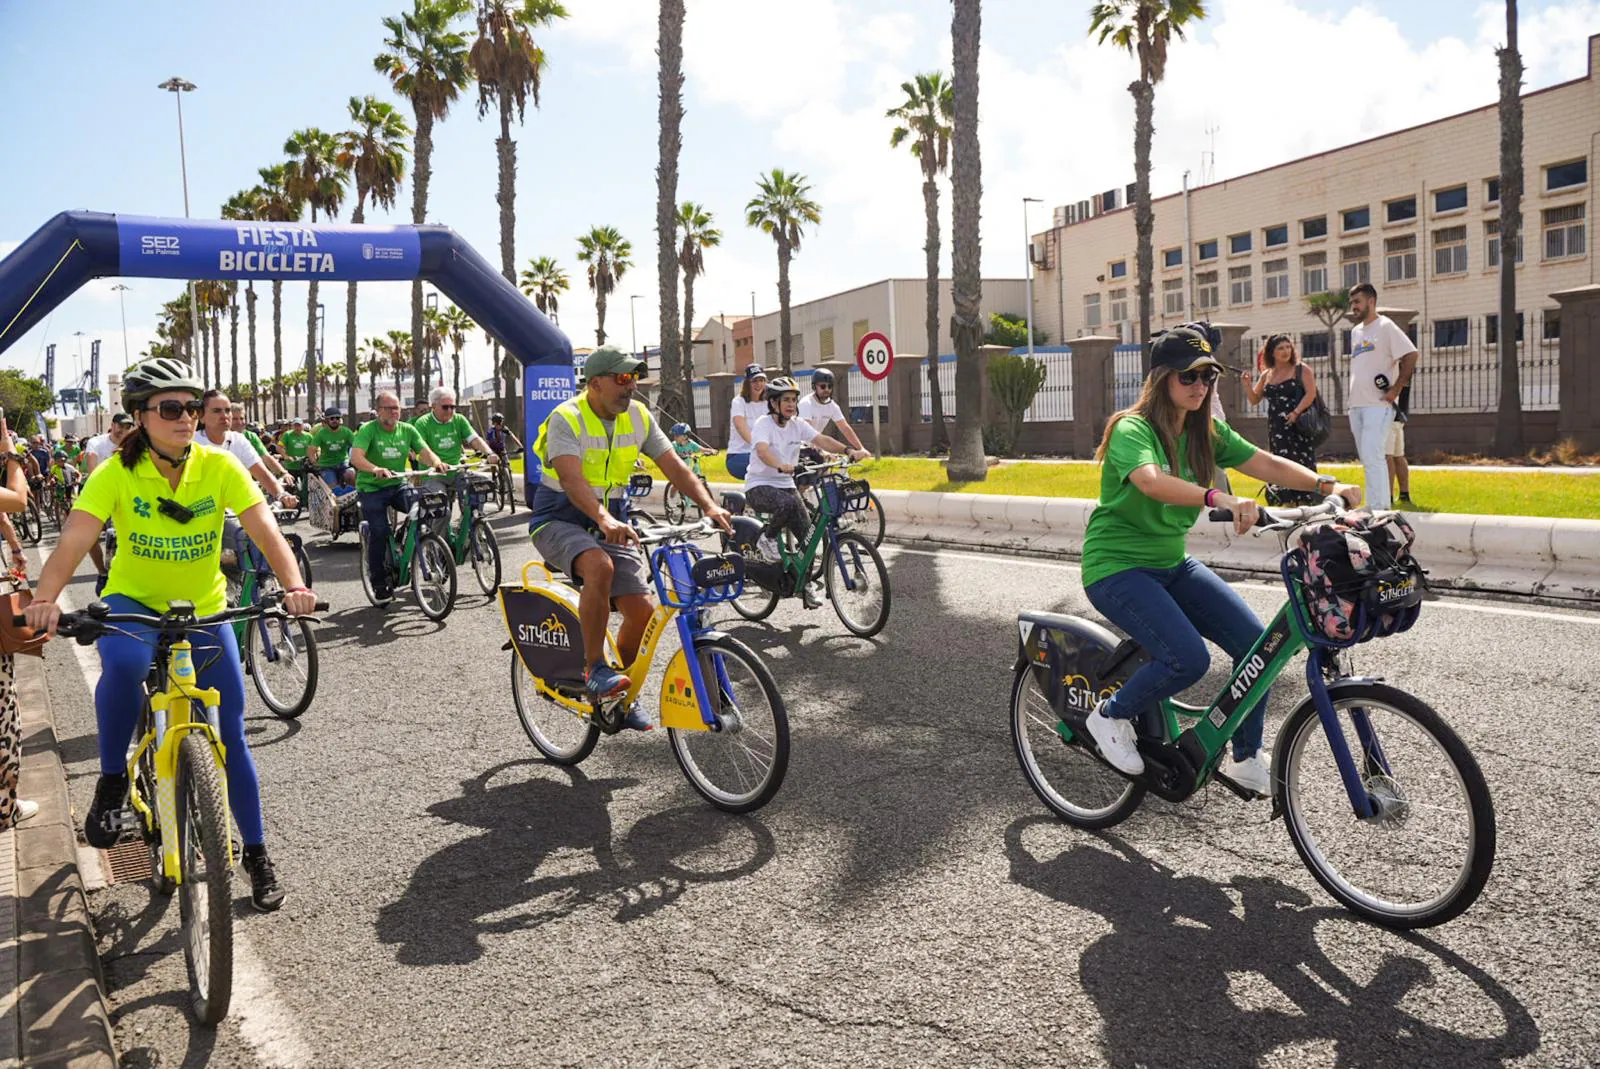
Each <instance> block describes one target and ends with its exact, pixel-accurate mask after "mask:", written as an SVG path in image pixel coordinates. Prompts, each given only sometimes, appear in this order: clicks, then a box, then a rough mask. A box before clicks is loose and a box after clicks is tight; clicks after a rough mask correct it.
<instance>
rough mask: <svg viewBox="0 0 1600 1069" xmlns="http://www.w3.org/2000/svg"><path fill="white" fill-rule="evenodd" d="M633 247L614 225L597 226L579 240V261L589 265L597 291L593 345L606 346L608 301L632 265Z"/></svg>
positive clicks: (592, 282)
mask: <svg viewBox="0 0 1600 1069" xmlns="http://www.w3.org/2000/svg"><path fill="white" fill-rule="evenodd" d="M632 256H633V244H632V243H631V242H629V241H628V239H627V238H625V237H623V236H622V235H621V233H619V232H618V231H617V228H616V227H614V226H597V227H594V228H592V229H591V230H590V231H589V232H588V233H587V234H584V235H582V236H580V237H579V238H578V262H579V263H585V264H588V265H589V288H590V289H591V290H593V291H594V313H595V317H596V322H595V328H594V343H595V344H596V345H604V344H605V343H606V298H607V297H609V296H611V292H612V291H613V290H615V289H616V288H617V283H618V282H621V281H622V276H623V275H625V274H627V273H628V268H630V267H632V266H633V260H632V259H631V257H632Z"/></svg>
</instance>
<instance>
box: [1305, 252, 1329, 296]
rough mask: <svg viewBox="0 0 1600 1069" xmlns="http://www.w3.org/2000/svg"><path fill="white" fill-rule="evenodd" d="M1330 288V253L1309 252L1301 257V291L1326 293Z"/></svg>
mask: <svg viewBox="0 0 1600 1069" xmlns="http://www.w3.org/2000/svg"><path fill="white" fill-rule="evenodd" d="M1327 289H1328V254H1327V253H1325V252H1308V253H1306V254H1305V255H1304V256H1302V257H1300V292H1301V293H1306V294H1311V293H1325V292H1327Z"/></svg>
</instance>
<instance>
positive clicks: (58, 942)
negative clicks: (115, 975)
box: [5, 657, 117, 1069]
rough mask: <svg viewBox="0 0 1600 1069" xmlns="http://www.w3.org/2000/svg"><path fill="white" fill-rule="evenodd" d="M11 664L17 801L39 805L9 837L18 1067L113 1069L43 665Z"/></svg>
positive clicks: (23, 660) (33, 660)
mask: <svg viewBox="0 0 1600 1069" xmlns="http://www.w3.org/2000/svg"><path fill="white" fill-rule="evenodd" d="M16 663H17V668H16V688H17V701H18V703H19V704H20V706H21V710H22V739H23V745H22V782H21V783H20V785H19V793H20V794H21V795H22V796H23V797H25V798H31V799H33V800H34V801H36V802H38V803H39V814H38V815H37V816H35V817H34V818H33V819H32V820H30V821H28V822H27V823H26V824H23V825H21V826H19V827H18V828H17V829H16V830H15V832H14V833H13V834H14V835H15V838H16V879H17V900H16V901H17V922H18V923H17V928H18V932H19V937H18V944H17V945H18V950H19V953H18V954H17V956H16V968H17V974H18V975H17V977H16V987H15V991H16V992H17V995H16V1004H17V1006H18V1007H19V1010H20V1012H19V1013H18V1014H17V1016H16V1018H15V1024H16V1027H17V1029H18V1031H19V1033H20V1040H21V1042H20V1047H19V1050H20V1053H21V1057H22V1063H21V1064H22V1065H24V1066H40V1067H43V1066H51V1067H55V1066H63V1067H64V1066H71V1067H73V1069H99V1067H102V1066H104V1067H110V1069H115V1066H116V1064H117V1057H116V1048H115V1046H114V1044H113V1041H112V1032H111V1013H110V1010H109V1007H108V1006H107V1003H106V994H105V976H104V974H103V973H102V972H101V969H100V955H99V953H98V952H97V951H96V949H95V937H94V923H93V918H92V914H91V913H90V912H89V903H88V899H87V897H86V896H85V894H84V887H83V879H82V877H81V876H80V874H79V872H78V851H77V833H76V825H75V823H74V821H73V817H72V807H71V803H70V800H69V798H68V795H67V780H66V772H65V769H64V768H63V766H62V764H61V754H60V750H59V739H58V738H57V736H56V729H55V716H54V712H53V710H52V708H51V705H50V697H49V692H48V690H47V688H46V683H45V671H44V661H43V660H42V659H41V658H37V657H18V658H17V659H16ZM5 860H7V861H9V858H8V859H5ZM5 979H6V981H9V980H10V978H9V977H7V978H5Z"/></svg>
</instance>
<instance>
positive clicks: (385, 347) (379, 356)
mask: <svg viewBox="0 0 1600 1069" xmlns="http://www.w3.org/2000/svg"><path fill="white" fill-rule="evenodd" d="M361 345H362V350H363V352H365V354H366V359H365V360H364V361H363V362H362V364H361V368H362V370H364V371H365V372H366V373H367V403H368V404H369V405H371V406H372V407H373V408H377V406H378V376H379V375H382V374H384V373H386V372H387V371H388V370H389V343H388V342H387V341H385V340H384V339H383V338H368V339H367V340H366V341H364V342H362V343H361ZM350 411H351V413H352V414H354V413H355V411H356V406H355V404H354V402H352V403H351V405H350Z"/></svg>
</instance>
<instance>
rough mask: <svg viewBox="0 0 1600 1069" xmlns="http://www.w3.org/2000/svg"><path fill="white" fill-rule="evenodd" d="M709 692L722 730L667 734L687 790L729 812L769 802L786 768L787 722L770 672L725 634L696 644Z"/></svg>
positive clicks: (786, 715)
mask: <svg viewBox="0 0 1600 1069" xmlns="http://www.w3.org/2000/svg"><path fill="white" fill-rule="evenodd" d="M695 645H696V653H697V655H698V656H699V658H700V671H701V673H702V675H703V678H704V679H705V686H706V693H707V694H715V695H716V696H717V698H716V700H717V715H718V716H719V717H720V718H721V719H722V729H721V730H720V731H683V730H680V729H678V728H668V729H667V737H668V739H670V740H671V742H672V756H673V757H675V758H677V760H678V767H679V768H681V769H683V774H684V775H685V776H686V777H688V780H689V785H690V786H692V787H693V788H694V789H695V790H696V791H698V792H699V793H700V796H701V797H703V798H704V799H705V800H706V801H708V802H710V803H711V804H712V805H714V806H716V807H717V808H718V809H721V810H723V811H724V812H728V813H749V812H751V811H753V810H756V809H760V808H761V807H762V806H764V805H766V804H767V803H768V802H770V801H771V800H772V797H773V795H775V794H777V793H778V788H779V787H781V786H783V776H784V773H785V772H787V771H788V769H789V716H788V714H787V713H786V712H785V711H784V708H783V696H782V695H780V694H779V693H778V684H777V683H775V682H773V679H772V673H771V672H770V671H768V669H767V666H766V664H765V663H764V662H763V661H762V660H761V658H760V657H758V656H756V654H755V652H754V651H753V650H751V649H750V647H748V646H746V645H745V644H744V643H742V642H740V641H739V640H738V639H736V638H733V637H732V636H729V635H718V636H716V637H715V638H707V639H704V640H701V641H698V642H696V644H695Z"/></svg>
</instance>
